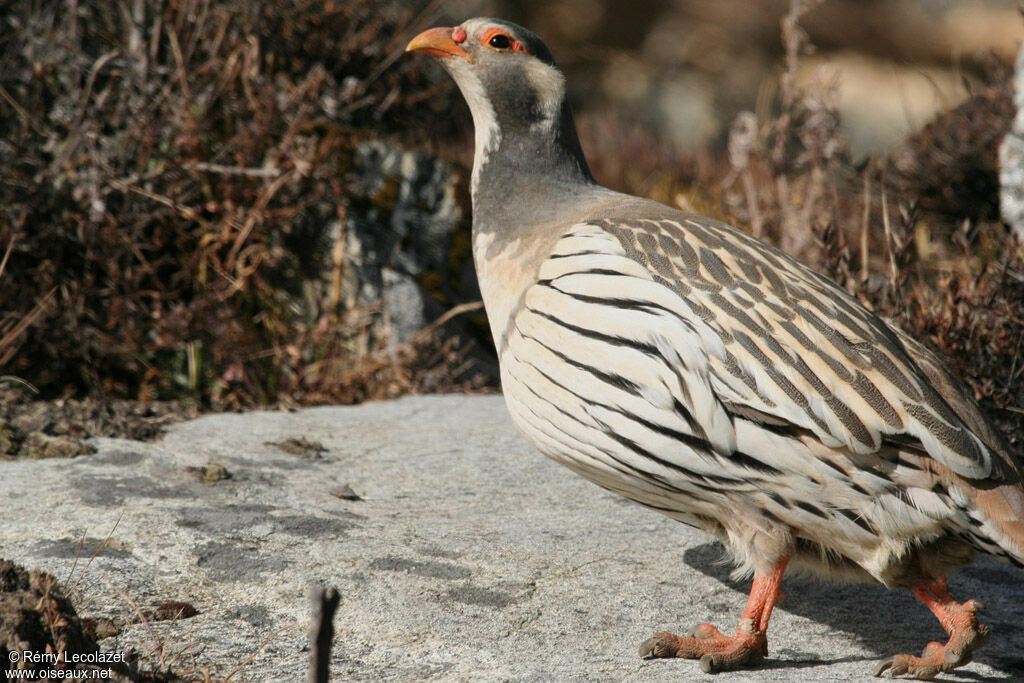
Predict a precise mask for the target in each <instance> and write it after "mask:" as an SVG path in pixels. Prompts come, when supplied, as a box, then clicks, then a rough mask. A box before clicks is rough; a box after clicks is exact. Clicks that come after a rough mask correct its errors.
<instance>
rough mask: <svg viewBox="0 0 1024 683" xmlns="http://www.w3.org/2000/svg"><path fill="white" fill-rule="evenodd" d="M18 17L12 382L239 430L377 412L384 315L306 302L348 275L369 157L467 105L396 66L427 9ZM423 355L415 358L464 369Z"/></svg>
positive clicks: (36, 10)
mask: <svg viewBox="0 0 1024 683" xmlns="http://www.w3.org/2000/svg"><path fill="white" fill-rule="evenodd" d="M16 4H18V10H19V11H15V12H10V13H7V14H5V16H4V18H3V19H2V20H0V21H2V24H3V25H2V26H0V110H3V115H2V116H0V245H4V246H5V247H8V248H9V259H7V260H6V271H5V272H4V274H3V292H4V295H0V338H2V343H0V368H2V369H3V372H4V373H5V374H8V375H15V376H18V377H21V378H24V379H25V380H27V381H29V382H31V383H32V384H33V385H35V386H36V387H38V388H39V390H40V392H41V394H40V395H41V397H44V398H48V397H51V398H52V397H60V396H83V395H87V394H100V395H104V396H110V397H125V398H132V399H145V400H150V399H173V398H187V399H191V400H193V401H196V402H198V403H199V404H200V405H203V406H212V407H216V408H220V409H227V408H232V407H239V406H248V405H253V404H259V403H273V402H275V401H276V400H277V399H278V398H279V397H280V396H285V395H287V396H290V397H291V398H292V399H293V400H296V401H301V402H316V401H322V400H334V401H342V402H344V401H353V400H358V399H360V398H362V397H365V396H367V395H368V394H373V393H374V390H368V389H367V388H366V387H365V386H350V385H349V384H350V380H352V381H355V379H358V378H364V377H367V378H370V379H373V378H374V377H376V376H377V374H379V373H374V372H371V371H369V370H367V369H366V368H364V367H363V363H362V361H363V356H364V355H365V354H367V353H371V352H372V353H375V352H376V349H377V346H376V343H375V341H374V340H367V334H368V333H367V329H368V327H369V325H368V322H367V321H368V320H370V321H372V319H373V317H374V316H377V315H379V314H380V313H379V311H377V310H374V309H373V307H372V306H371V307H363V308H361V309H359V310H341V309H340V308H339V307H335V308H334V309H330V310H328V306H327V305H326V304H325V305H323V306H321V307H319V308H318V309H314V311H315V314H314V315H312V317H311V314H310V312H309V309H308V308H307V307H304V306H303V297H304V295H305V292H304V291H303V281H304V278H307V277H308V274H309V272H310V271H313V270H316V269H317V268H318V267H319V266H322V265H323V264H324V263H325V262H326V263H327V264H328V266H327V268H326V270H327V271H328V272H329V271H330V266H329V263H330V259H331V256H332V254H331V251H332V250H331V247H330V243H329V240H328V239H327V236H326V231H327V226H328V224H329V223H330V222H331V221H332V220H335V221H337V220H343V219H344V213H343V208H344V206H345V203H346V201H347V200H348V197H349V195H350V188H349V184H350V183H351V178H350V176H349V174H348V171H349V168H348V166H349V163H350V159H351V155H352V149H353V146H354V145H355V144H356V143H357V142H358V141H359V140H362V139H366V138H370V137H380V136H384V137H395V136H398V135H399V134H400V133H402V132H403V131H407V130H410V129H415V127H413V126H410V125H409V123H410V121H411V120H412V119H413V118H420V117H422V116H423V114H424V111H425V110H428V109H429V107H430V106H431V103H432V102H438V101H440V102H442V103H443V102H448V101H450V97H449V95H448V94H449V93H450V92H451V85H450V84H448V83H447V82H438V81H437V80H436V79H434V78H432V77H431V75H430V74H426V73H424V70H423V69H422V68H421V67H420V66H415V67H414V65H413V64H412V63H411V61H409V60H406V61H400V60H399V59H398V58H399V57H400V56H401V55H402V48H403V47H404V43H405V40H406V39H407V37H408V35H409V34H410V33H411V32H412V28H411V27H412V22H414V21H415V20H416V16H415V14H414V12H413V11H411V9H410V8H409V6H408V3H401V2H377V1H376V0H339V1H335V2H327V3H323V2H309V1H303V2H296V3H257V4H252V3H247V2H242V1H241V0H181V1H175V2H166V3H148V2H143V1H141V0H124V1H122V2H119V3H117V11H113V10H112V8H108V7H106V6H104V5H103V4H102V3H100V4H96V3H75V2H72V3H70V4H68V3H63V4H60V3H36V2H31V1H29V0H24V1H23V2H19V3H16ZM444 120H446V121H449V122H450V123H448V124H447V125H448V126H449V128H450V129H451V130H454V125H455V124H454V123H451V122H452V121H453V119H452V118H451V117H447V118H446V119H444ZM445 126H446V124H445V123H441V124H440V125H438V126H435V127H434V129H433V131H432V132H433V133H434V134H443V133H444V132H445ZM11 247H13V248H11ZM321 270H324V269H323V268H321ZM456 345H457V346H459V348H460V349H461V350H462V351H465V348H466V346H467V343H466V342H465V341H464V340H460V341H458V343H457V344H456ZM417 348H418V347H417ZM414 350H415V349H414ZM449 350H450V349H449ZM407 351H409V350H408V349H407ZM424 354H425V356H426V357H423V356H421V355H417V354H416V353H408V352H407V353H406V354H405V356H404V357H403V358H405V359H408V360H409V362H412V363H414V364H430V363H435V362H444V360H445V357H446V356H445V357H439V356H438V352H437V350H436V349H427V350H425V351H424ZM441 356H444V354H441ZM402 362H404V361H402ZM399 374H402V373H401V372H400V373H399ZM406 374H408V373H406ZM474 381H476V382H477V383H479V380H474ZM441 384H443V382H442V383H441ZM364 385H365V382H364ZM400 385H401V386H402V387H403V388H404V389H405V390H408V389H409V388H410V387H411V386H414V385H415V382H414V381H413V380H408V379H406V380H404V381H403V382H402V383H400ZM389 391H390V389H389Z"/></svg>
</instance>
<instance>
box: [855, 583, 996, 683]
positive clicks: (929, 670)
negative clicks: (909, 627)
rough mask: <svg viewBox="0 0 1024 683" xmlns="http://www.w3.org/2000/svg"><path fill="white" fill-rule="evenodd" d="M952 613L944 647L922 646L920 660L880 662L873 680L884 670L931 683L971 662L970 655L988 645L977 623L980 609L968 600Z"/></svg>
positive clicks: (901, 658)
mask: <svg viewBox="0 0 1024 683" xmlns="http://www.w3.org/2000/svg"><path fill="white" fill-rule="evenodd" d="M959 607H960V609H959V610H955V611H954V612H953V614H952V619H951V620H950V624H949V627H950V628H949V641H947V642H946V644H945V645H943V644H941V643H936V642H931V643H928V644H927V645H925V648H924V652H922V653H921V656H920V657H915V656H913V655H893V656H892V657H888V658H886V659H883V660H882V661H880V662H879V663H878V666H876V667H875V676H881V675H882V674H883V673H885V672H886V671H887V670H888V671H889V674H890V675H891V676H893V677H894V678H895V677H896V676H912V677H914V678H918V679H921V680H931V679H932V678H935V676H937V675H938V674H939V673H940V672H943V671H952V670H953V669H955V668H956V667H958V666H963V665H964V664H967V663H969V662H970V661H971V657H972V654H971V653H972V652H973V651H974V650H977V649H978V648H980V647H981V646H982V645H984V644H985V643H987V642H988V637H989V629H988V626H985V625H984V624H980V623H978V618H977V617H976V616H975V614H976V613H977V612H979V611H980V610H981V609H982V608H983V605H982V604H981V603H980V602H978V601H977V600H968V601H967V602H966V603H964V604H963V605H959Z"/></svg>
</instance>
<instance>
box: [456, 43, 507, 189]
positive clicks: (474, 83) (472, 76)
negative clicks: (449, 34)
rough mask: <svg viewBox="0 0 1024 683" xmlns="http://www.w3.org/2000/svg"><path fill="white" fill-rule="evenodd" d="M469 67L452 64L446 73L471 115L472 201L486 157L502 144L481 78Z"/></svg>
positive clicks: (496, 120)
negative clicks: (448, 73) (454, 84)
mask: <svg viewBox="0 0 1024 683" xmlns="http://www.w3.org/2000/svg"><path fill="white" fill-rule="evenodd" d="M468 67H469V64H464V63H463V62H462V60H452V62H451V63H450V65H449V71H450V72H451V74H452V77H453V78H454V79H455V83H456V84H457V85H458V86H459V89H460V90H461V91H462V96H463V97H465V98H466V103H467V104H469V111H470V113H472V114H473V132H474V136H475V142H476V144H475V149H474V150H473V175H472V177H471V178H470V185H469V189H470V192H471V193H472V196H473V197H474V198H475V197H476V188H477V183H479V181H480V169H482V168H483V167H484V164H485V163H486V162H487V157H488V156H490V154H491V153H492V152H494V151H495V150H496V149H498V146H499V145H500V144H501V129H500V128H499V127H498V119H497V117H495V115H494V107H492V106H491V102H490V100H488V99H487V96H486V94H485V93H484V86H483V84H482V83H481V82H480V78H479V77H478V76H477V75H476V73H475V72H474V71H473V70H472V69H470V68H468Z"/></svg>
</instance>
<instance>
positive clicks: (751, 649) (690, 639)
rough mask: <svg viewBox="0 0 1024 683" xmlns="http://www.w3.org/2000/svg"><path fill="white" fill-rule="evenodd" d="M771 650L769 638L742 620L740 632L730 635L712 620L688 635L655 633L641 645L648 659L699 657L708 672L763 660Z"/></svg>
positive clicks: (758, 662) (644, 655)
mask: <svg viewBox="0 0 1024 683" xmlns="http://www.w3.org/2000/svg"><path fill="white" fill-rule="evenodd" d="M767 654H768V646H767V639H766V638H765V636H764V634H763V633H760V632H757V631H755V630H754V629H753V628H752V626H751V624H750V623H741V625H740V627H739V628H738V629H737V630H736V635H734V636H733V637H731V638H730V637H727V636H725V635H723V634H722V632H721V631H719V630H718V629H717V628H715V627H714V626H712V625H711V624H701V625H700V626H697V627H696V628H694V629H692V630H691V631H689V632H688V633H687V634H686V635H684V636H677V635H673V634H671V633H667V632H664V631H662V632H660V633H655V634H654V636H652V637H651V638H649V639H648V640H645V641H644V642H643V644H642V645H641V646H640V656H641V657H644V658H645V659H654V658H662V657H683V658H686V659H699V660H700V668H701V669H703V670H704V672H705V673H715V672H717V671H730V670H732V669H738V668H740V667H741V666H746V665H753V664H760V663H761V662H762V661H764V658H765V656H766V655H767Z"/></svg>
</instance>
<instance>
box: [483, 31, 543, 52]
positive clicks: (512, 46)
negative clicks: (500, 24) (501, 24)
mask: <svg viewBox="0 0 1024 683" xmlns="http://www.w3.org/2000/svg"><path fill="white" fill-rule="evenodd" d="M480 43H481V44H482V45H484V46H486V47H489V48H491V49H493V50H498V51H500V52H506V51H511V52H523V53H526V54H532V53H531V52H530V51H529V50H527V49H526V48H525V47H523V44H522V43H520V42H519V41H518V40H516V39H515V38H513V37H512V36H510V35H509V34H508V33H506V32H505V31H504V30H503V29H500V28H490V29H487V30H486V31H484V34H483V36H482V37H481V38H480Z"/></svg>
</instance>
